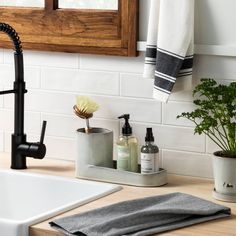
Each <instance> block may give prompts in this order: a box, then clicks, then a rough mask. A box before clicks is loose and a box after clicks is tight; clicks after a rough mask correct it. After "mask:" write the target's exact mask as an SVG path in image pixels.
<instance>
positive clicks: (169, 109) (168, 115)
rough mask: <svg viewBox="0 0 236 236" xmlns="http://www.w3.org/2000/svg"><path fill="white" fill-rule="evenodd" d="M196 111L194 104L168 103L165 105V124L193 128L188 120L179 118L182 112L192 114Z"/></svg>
mask: <svg viewBox="0 0 236 236" xmlns="http://www.w3.org/2000/svg"><path fill="white" fill-rule="evenodd" d="M194 109H195V106H194V104H193V103H189V102H168V103H166V104H163V110H162V112H163V124H167V125H178V126H190V127H191V126H193V123H192V122H191V121H189V120H187V119H186V118H182V117H181V118H179V119H177V116H178V115H180V114H181V113H182V112H191V111H193V110H194Z"/></svg>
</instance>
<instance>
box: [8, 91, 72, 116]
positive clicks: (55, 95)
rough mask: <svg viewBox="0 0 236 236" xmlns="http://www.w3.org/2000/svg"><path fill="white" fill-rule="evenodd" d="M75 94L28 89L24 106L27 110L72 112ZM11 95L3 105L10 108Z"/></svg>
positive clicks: (12, 103)
mask: <svg viewBox="0 0 236 236" xmlns="http://www.w3.org/2000/svg"><path fill="white" fill-rule="evenodd" d="M75 99H76V94H73V93H60V92H53V91H40V90H29V92H28V93H27V94H26V96H25V108H26V110H28V111H37V112H53V113H61V114H72V113H73V105H74V104H75ZM13 105H14V101H13V96H7V97H5V99H4V107H6V108H12V107H13Z"/></svg>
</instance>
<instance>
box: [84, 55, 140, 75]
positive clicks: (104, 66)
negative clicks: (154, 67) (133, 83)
mask: <svg viewBox="0 0 236 236" xmlns="http://www.w3.org/2000/svg"><path fill="white" fill-rule="evenodd" d="M80 68H81V69H85V70H102V71H114V72H133V73H143V68H144V54H143V53H141V54H140V56H138V57H115V56H95V55H81V56H80Z"/></svg>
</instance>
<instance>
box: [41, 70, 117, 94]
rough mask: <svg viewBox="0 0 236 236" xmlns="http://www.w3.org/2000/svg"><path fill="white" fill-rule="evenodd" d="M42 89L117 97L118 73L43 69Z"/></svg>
mask: <svg viewBox="0 0 236 236" xmlns="http://www.w3.org/2000/svg"><path fill="white" fill-rule="evenodd" d="M41 86H42V88H43V89H51V90H61V91H75V92H83V93H95V94H106V95H119V73H113V72H101V71H83V70H76V69H59V68H57V69H55V68H43V69H42V81H41Z"/></svg>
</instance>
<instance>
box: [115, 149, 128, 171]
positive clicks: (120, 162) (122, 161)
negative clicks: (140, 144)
mask: <svg viewBox="0 0 236 236" xmlns="http://www.w3.org/2000/svg"><path fill="white" fill-rule="evenodd" d="M117 169H118V170H126V171H129V170H130V149H129V148H128V147H124V146H117Z"/></svg>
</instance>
